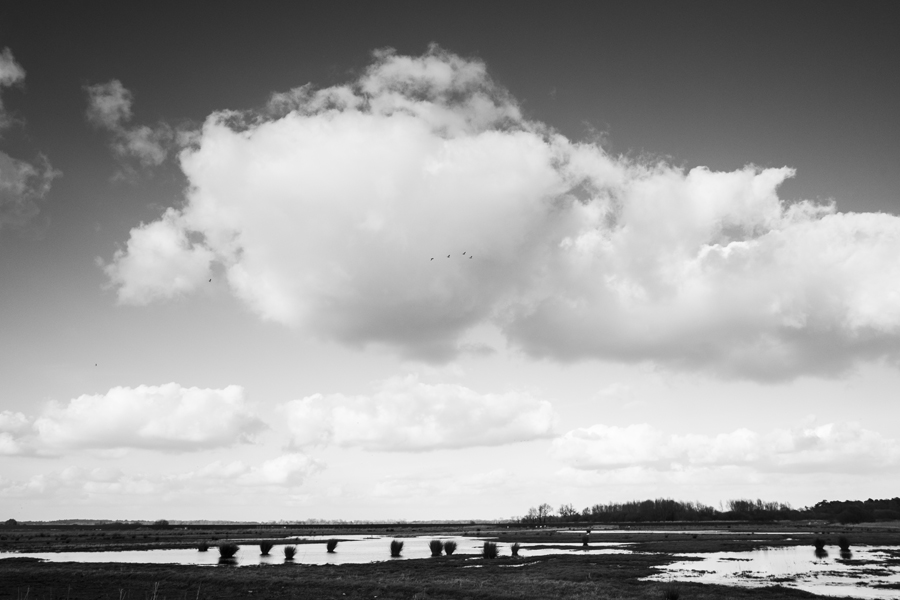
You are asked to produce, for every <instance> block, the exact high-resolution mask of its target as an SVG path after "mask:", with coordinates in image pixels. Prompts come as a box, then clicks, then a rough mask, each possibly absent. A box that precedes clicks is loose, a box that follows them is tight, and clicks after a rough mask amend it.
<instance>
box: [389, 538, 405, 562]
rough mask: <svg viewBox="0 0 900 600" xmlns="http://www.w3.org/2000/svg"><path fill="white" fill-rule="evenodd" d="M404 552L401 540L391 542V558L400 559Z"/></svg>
mask: <svg viewBox="0 0 900 600" xmlns="http://www.w3.org/2000/svg"><path fill="white" fill-rule="evenodd" d="M402 550H403V542H401V541H400V540H391V556H393V557H395V558H396V557H398V556H400V552H401V551H402Z"/></svg>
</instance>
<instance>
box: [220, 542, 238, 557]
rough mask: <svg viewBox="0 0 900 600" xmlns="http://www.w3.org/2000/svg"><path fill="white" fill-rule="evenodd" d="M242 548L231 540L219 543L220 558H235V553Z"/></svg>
mask: <svg viewBox="0 0 900 600" xmlns="http://www.w3.org/2000/svg"><path fill="white" fill-rule="evenodd" d="M240 549H241V547H240V546H238V545H237V544H232V543H231V542H224V543H222V544H219V558H234V555H235V554H237V553H238V550H240Z"/></svg>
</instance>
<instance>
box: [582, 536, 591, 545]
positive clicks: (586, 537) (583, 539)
mask: <svg viewBox="0 0 900 600" xmlns="http://www.w3.org/2000/svg"><path fill="white" fill-rule="evenodd" d="M590 541H591V536H589V535H588V534H584V535H583V536H581V545H582V547H584V548H587V547H588V542H590Z"/></svg>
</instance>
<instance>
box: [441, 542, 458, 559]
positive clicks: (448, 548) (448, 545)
mask: <svg viewBox="0 0 900 600" xmlns="http://www.w3.org/2000/svg"><path fill="white" fill-rule="evenodd" d="M444 552H445V553H446V554H447V556H451V555H452V554H453V553H454V552H456V542H454V541H453V540H447V541H446V542H444Z"/></svg>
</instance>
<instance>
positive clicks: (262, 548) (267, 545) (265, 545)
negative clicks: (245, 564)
mask: <svg viewBox="0 0 900 600" xmlns="http://www.w3.org/2000/svg"><path fill="white" fill-rule="evenodd" d="M274 546H275V544H273V543H272V542H260V543H259V553H260V554H262V555H263V556H268V555H269V550H271V549H272V548H273V547H274Z"/></svg>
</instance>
